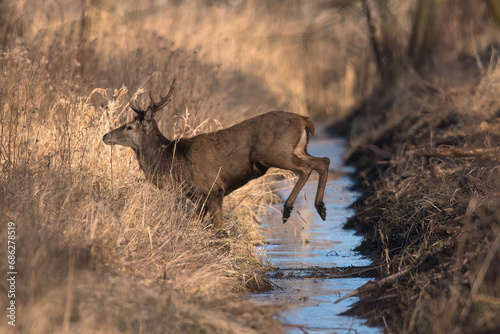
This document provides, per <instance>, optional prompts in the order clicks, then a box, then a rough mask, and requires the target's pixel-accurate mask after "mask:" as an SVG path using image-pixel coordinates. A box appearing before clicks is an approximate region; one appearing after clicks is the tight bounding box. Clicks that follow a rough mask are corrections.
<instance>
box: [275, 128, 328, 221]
mask: <svg viewBox="0 0 500 334" xmlns="http://www.w3.org/2000/svg"><path fill="white" fill-rule="evenodd" d="M292 161H293V162H294V165H295V168H290V169H291V170H294V171H296V172H298V173H299V180H298V181H297V184H296V185H295V187H294V188H293V190H292V193H291V194H290V197H289V198H288V199H287V201H286V202H285V207H284V209H283V222H286V220H287V219H288V218H289V217H290V212H291V210H292V206H293V202H294V201H295V199H296V197H297V195H298V194H299V192H300V190H301V189H302V187H303V186H304V184H305V183H306V181H307V179H308V178H309V176H310V174H311V172H312V170H315V171H317V172H318V174H319V181H318V189H317V190H316V198H315V200H314V206H315V207H316V211H317V212H318V214H319V216H320V217H321V219H323V220H325V219H326V207H325V203H324V201H323V198H324V194H325V188H326V182H327V181H328V168H329V166H330V159H328V158H317V157H313V156H311V155H309V154H308V153H307V133H306V132H305V131H304V133H303V135H302V136H301V139H300V141H299V143H298V144H297V146H296V148H295V150H294V159H293V160H292ZM304 166H307V167H304Z"/></svg>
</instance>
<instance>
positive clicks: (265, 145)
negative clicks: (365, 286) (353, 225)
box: [103, 79, 330, 230]
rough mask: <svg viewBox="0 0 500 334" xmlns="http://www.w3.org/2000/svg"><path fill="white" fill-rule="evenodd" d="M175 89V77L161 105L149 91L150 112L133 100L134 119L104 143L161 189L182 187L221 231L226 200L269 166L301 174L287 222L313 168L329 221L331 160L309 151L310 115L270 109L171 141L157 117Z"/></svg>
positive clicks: (320, 208) (286, 209) (321, 209)
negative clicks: (123, 151)
mask: <svg viewBox="0 0 500 334" xmlns="http://www.w3.org/2000/svg"><path fill="white" fill-rule="evenodd" d="M175 87H176V84H175V79H174V81H173V82H172V85H171V86H170V89H169V91H168V92H167V94H166V95H165V96H164V97H163V98H160V100H159V101H158V102H155V101H154V100H153V98H152V96H151V91H149V98H150V104H149V105H148V106H147V108H146V109H142V108H140V107H139V106H137V104H136V103H135V102H134V101H132V100H131V101H130V102H129V106H130V108H131V109H132V110H133V111H134V112H135V114H136V116H135V117H134V119H133V120H132V121H131V122H128V123H126V124H124V125H122V126H120V127H118V128H116V129H114V130H112V131H110V132H109V133H107V134H105V135H104V137H103V141H104V143H105V144H108V145H122V146H126V147H130V148H132V149H133V151H134V152H135V154H136V157H137V160H138V162H139V166H140V168H141V169H142V170H143V172H144V175H145V177H146V179H147V180H148V181H149V182H151V183H152V184H154V185H155V186H157V187H158V188H160V189H161V188H163V187H164V186H165V185H166V184H167V182H178V183H179V184H182V185H183V187H182V189H185V191H183V193H184V195H186V196H187V197H188V198H189V199H190V200H191V201H193V202H194V203H197V205H198V207H197V210H198V211H197V212H199V213H200V215H201V216H203V217H206V216H207V215H208V216H209V217H208V218H209V219H210V220H211V222H212V224H213V226H214V228H215V229H217V230H219V229H221V228H222V227H223V211H222V204H223V199H224V197H225V196H227V195H229V194H230V193H231V192H233V191H234V190H236V189H238V188H240V187H242V186H243V185H245V184H246V183H247V182H249V181H250V180H252V179H255V178H258V177H260V176H262V175H264V174H265V173H266V172H267V170H268V169H269V168H271V167H275V168H281V169H286V170H290V171H293V172H295V173H296V174H298V180H297V182H296V184H295V186H294V187H293V189H292V192H291V193H290V195H289V197H288V198H287V199H286V201H285V203H284V205H283V212H282V216H283V223H286V221H287V220H288V219H289V218H290V214H291V212H292V210H293V203H294V202H295V199H296V198H297V196H298V194H299V192H300V191H301V189H302V188H303V186H304V184H305V183H306V182H307V180H308V179H309V176H310V175H311V173H312V171H313V170H315V171H317V172H318V174H319V180H318V188H317V191H316V197H315V201H314V205H315V207H316V210H317V212H318V214H319V216H320V217H321V219H323V220H325V219H326V208H325V203H324V202H323V197H324V192H325V187H326V182H327V179H328V171H329V165H330V160H329V159H328V158H326V157H325V158H318V157H314V156H311V155H309V154H308V153H307V145H308V142H309V136H310V135H314V130H315V129H314V124H313V123H312V121H311V120H310V118H309V117H306V116H302V115H299V114H295V113H290V112H285V111H270V112H267V113H265V114H262V115H258V116H255V117H253V118H249V119H247V120H244V121H242V122H240V123H237V124H235V125H233V126H231V127H228V128H224V129H221V130H218V131H215V132H210V133H204V134H199V135H196V136H193V137H190V138H180V139H176V140H170V139H167V138H166V137H165V136H163V134H162V133H161V132H160V130H159V129H158V126H157V123H156V121H155V118H154V116H155V114H156V113H157V112H158V111H160V110H161V109H162V108H164V107H165V106H166V105H168V104H169V103H170V101H171V96H172V93H173V91H174V88H175Z"/></svg>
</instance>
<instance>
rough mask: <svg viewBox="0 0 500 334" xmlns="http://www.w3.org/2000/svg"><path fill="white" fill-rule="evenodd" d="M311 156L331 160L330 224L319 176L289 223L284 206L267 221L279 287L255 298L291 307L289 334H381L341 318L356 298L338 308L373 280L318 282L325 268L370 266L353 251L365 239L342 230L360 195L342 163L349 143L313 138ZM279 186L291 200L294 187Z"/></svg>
mask: <svg viewBox="0 0 500 334" xmlns="http://www.w3.org/2000/svg"><path fill="white" fill-rule="evenodd" d="M308 152H309V153H310V154H311V155H314V156H317V157H328V158H330V160H331V164H330V170H331V172H330V175H329V179H328V183H327V186H326V191H325V204H326V208H327V218H326V221H322V220H321V218H320V217H319V216H318V214H317V212H316V209H315V208H314V197H315V194H316V188H317V181H318V178H317V173H316V172H313V174H312V175H311V177H310V179H309V181H308V183H307V184H306V185H305V186H304V188H303V189H302V191H301V193H300V194H299V196H298V197H297V200H296V201H295V204H294V210H293V211H292V216H291V217H290V219H289V220H288V221H287V223H286V224H283V222H282V217H281V208H282V205H280V206H277V207H276V210H275V212H271V213H269V214H267V215H265V216H263V217H262V222H263V227H264V228H266V229H267V230H268V232H267V233H268V234H267V241H268V243H267V245H265V246H264V247H263V251H264V254H265V256H266V258H267V259H268V260H269V261H270V262H271V265H272V266H274V267H276V268H277V269H278V271H277V272H275V273H271V274H270V275H271V276H272V277H274V278H271V282H272V283H273V284H274V285H275V289H273V290H272V291H270V292H267V293H261V294H256V295H253V296H252V298H253V299H255V300H257V301H259V302H273V303H274V302H278V303H284V304H285V305H287V306H288V307H289V309H288V310H287V311H285V312H283V313H282V314H280V320H281V321H282V322H283V324H284V325H285V329H286V332H287V333H314V334H319V333H381V332H382V330H381V329H377V328H372V327H368V326H366V325H365V324H364V321H363V320H361V319H357V318H354V317H349V316H341V315H340V314H341V313H342V312H344V311H346V310H347V309H348V308H349V306H350V305H352V304H353V303H354V302H356V301H357V299H356V298H348V299H346V300H343V301H341V302H340V303H338V304H335V301H336V300H338V299H339V298H340V297H342V296H344V295H346V294H348V293H350V292H352V291H353V290H355V289H357V288H359V287H360V286H361V285H363V284H364V283H366V282H367V281H368V280H369V279H368V278H360V277H355V278H314V276H316V275H315V274H314V273H321V270H322V268H331V267H337V268H341V267H351V266H354V267H364V266H368V265H369V264H370V261H368V260H366V259H363V258H362V257H361V256H360V255H359V254H357V253H356V252H354V251H353V249H354V248H355V247H356V246H357V245H359V243H360V242H361V237H358V236H355V235H354V234H353V231H350V230H344V229H342V225H343V224H344V223H345V222H346V220H347V218H348V217H350V216H351V215H352V214H353V211H352V210H351V209H349V206H350V204H351V203H352V202H353V201H354V200H355V199H356V196H357V194H356V193H355V192H352V191H350V190H349V188H350V185H351V183H352V180H351V179H350V178H349V177H348V176H346V172H347V167H345V166H344V165H343V164H342V159H341V158H342V155H343V153H344V152H345V146H344V142H343V141H342V140H339V139H332V138H328V137H327V136H324V135H323V136H321V135H319V136H316V137H313V138H311V141H310V142H309V146H308ZM277 187H278V188H279V189H280V191H279V194H280V196H281V197H282V198H283V199H286V198H287V197H288V195H289V194H290V192H291V188H292V187H293V185H291V184H286V183H285V182H279V183H278V184H277ZM320 276H321V275H320ZM277 277H279V278H277Z"/></svg>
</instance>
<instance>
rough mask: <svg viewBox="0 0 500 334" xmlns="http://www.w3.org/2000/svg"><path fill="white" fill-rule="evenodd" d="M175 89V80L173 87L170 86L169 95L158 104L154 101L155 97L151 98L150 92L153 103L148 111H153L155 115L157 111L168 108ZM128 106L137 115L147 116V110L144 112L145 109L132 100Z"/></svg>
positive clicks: (150, 97)
mask: <svg viewBox="0 0 500 334" xmlns="http://www.w3.org/2000/svg"><path fill="white" fill-rule="evenodd" d="M174 88H175V79H174V81H173V82H172V85H170V89H169V90H168V93H167V95H165V97H164V98H162V99H161V100H160V101H158V102H154V101H153V97H152V96H151V91H149V99H150V100H151V102H150V104H149V106H148V109H151V111H152V112H153V114H154V113H156V112H157V111H159V110H160V109H161V108H163V107H164V106H166V105H167V104H168V103H169V102H170V101H171V99H170V96H172V93H173V92H174ZM128 104H129V106H130V109H132V110H133V111H135V113H136V114H137V115H139V116H144V115H145V114H146V110H143V109H141V107H139V106H137V104H136V103H135V101H132V100H130V102H129V103H128Z"/></svg>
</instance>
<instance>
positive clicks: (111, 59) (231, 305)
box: [0, 2, 285, 333]
mask: <svg viewBox="0 0 500 334" xmlns="http://www.w3.org/2000/svg"><path fill="white" fill-rule="evenodd" d="M103 3H105V2H103ZM3 4H6V5H10V6H11V8H10V10H11V12H10V14H12V15H11V16H10V18H11V19H12V20H13V21H15V22H11V23H13V24H14V25H15V24H17V25H18V26H17V27H18V28H19V29H20V31H18V33H19V34H18V35H9V36H7V37H5V39H4V40H3V43H4V44H3V45H4V51H3V53H2V55H1V56H0V57H1V58H0V71H1V73H2V76H1V78H0V107H1V109H0V136H1V142H0V163H1V182H0V212H2V217H1V218H0V219H1V222H2V224H1V226H2V227H1V233H2V234H3V235H4V236H5V237H6V236H7V222H9V221H12V222H15V224H16V231H17V234H16V245H17V252H16V270H17V272H18V276H17V282H16V283H17V291H16V303H17V315H18V318H17V319H16V321H17V322H16V325H17V326H16V328H12V327H10V326H9V325H7V323H6V322H5V321H4V322H2V323H1V324H0V328H1V330H2V331H14V330H19V331H22V332H27V333H48V332H53V333H56V332H80V333H88V332H102V333H110V332H132V333H139V332H153V333H156V332H172V333H186V332H208V333H262V332H270V333H272V332H279V331H280V325H279V323H278V322H277V321H276V320H275V319H274V318H273V315H274V314H275V313H276V312H277V308H276V307H263V306H259V307H257V306H256V305H254V304H253V303H252V302H250V301H248V300H245V299H241V294H242V293H243V292H247V291H249V290H251V291H255V290H263V289H266V288H268V282H267V279H266V278H265V276H264V271H265V263H263V261H262V260H261V259H260V257H259V255H258V254H256V252H255V245H256V244H259V243H261V242H262V237H261V235H260V231H259V226H258V224H257V221H258V217H259V216H260V214H261V212H262V210H265V206H266V205H267V204H269V203H275V202H276V201H277V200H278V198H277V196H276V195H275V194H274V193H273V191H272V189H271V187H270V180H273V179H274V178H275V177H277V176H278V175H281V174H280V173H279V172H275V173H271V174H270V175H269V176H266V177H265V178H261V179H259V180H257V181H255V182H252V183H251V184H249V185H248V186H247V187H245V188H244V189H241V190H239V191H236V192H234V194H232V195H231V196H230V197H229V198H227V200H226V201H225V212H224V220H225V230H226V232H227V237H225V238H219V237H216V236H215V235H214V233H213V231H212V229H211V228H210V227H209V223H208V222H206V221H202V220H201V219H200V217H198V216H197V215H196V213H195V210H193V204H192V203H190V202H188V201H186V200H185V199H184V197H183V196H182V194H181V191H180V189H173V188H172V189H166V190H165V189H164V190H162V191H160V190H158V189H156V188H154V187H152V186H150V185H148V184H146V183H144V182H143V175H142V173H141V172H140V171H139V168H138V165H137V162H136V161H135V157H134V155H133V153H132V152H131V151H130V150H128V149H126V148H119V147H118V148H113V150H112V151H111V149H110V148H109V147H106V146H105V145H104V144H103V143H102V135H103V134H104V133H106V132H107V131H108V130H109V129H111V128H113V127H115V125H116V124H121V123H123V122H124V121H125V120H126V119H127V118H129V117H130V116H131V113H130V111H129V109H128V107H127V103H128V101H129V100H130V98H131V97H132V96H133V95H132V94H133V92H136V93H134V94H137V97H138V100H139V101H140V103H146V99H147V98H146V96H147V94H144V93H145V92H146V90H148V89H151V90H152V92H153V95H155V94H156V95H157V94H161V93H163V92H164V91H165V90H166V87H167V85H168V84H169V83H170V82H171V79H172V77H174V76H175V77H177V78H178V82H183V81H186V82H185V84H184V85H183V86H182V87H180V88H179V89H178V90H177V91H176V93H175V96H174V100H173V102H172V106H170V108H169V109H168V110H166V111H164V112H163V114H162V115H161V117H160V119H159V125H160V127H161V128H162V131H163V132H164V133H165V135H167V136H169V137H171V138H172V137H179V136H191V135H194V134H197V133H202V132H206V131H212V130H216V129H219V128H221V127H222V126H228V125H231V124H233V123H236V122H237V121H241V120H242V119H244V118H246V117H247V116H249V115H253V114H256V113H259V112H262V111H264V110H263V108H266V110H267V109H268V108H271V107H272V106H273V105H274V106H276V105H279V103H278V102H276V101H278V100H279V99H280V98H281V99H282V100H283V101H284V100H285V99H284V98H283V97H280V98H278V97H277V96H279V95H277V94H274V93H272V92H270V91H271V90H270V89H269V87H266V85H265V84H264V85H261V84H260V83H259V79H257V78H256V77H254V76H253V75H252V74H251V73H243V72H242V71H241V70H238V69H237V68H233V66H227V67H225V68H224V69H220V66H217V64H215V65H214V64H211V62H209V61H200V58H199V57H198V56H197V55H196V54H195V53H193V51H195V50H189V49H188V50H187V51H185V50H182V49H177V48H176V47H175V46H173V44H172V42H171V41H170V40H168V39H167V38H166V37H165V35H166V33H165V31H164V30H163V29H164V27H163V28H160V29H158V30H157V31H156V32H155V31H153V28H151V27H150V28H146V27H143V26H142V23H141V22H142V21H141V20H139V19H138V18H131V19H130V20H129V21H132V23H130V24H125V23H126V21H124V20H123V18H121V17H120V16H119V15H118V14H117V13H118V12H116V11H117V8H115V9H113V8H106V9H105V10H103V11H102V12H101V14H102V15H100V20H103V21H102V22H101V23H98V22H95V21H94V22H92V20H91V21H86V20H85V21H76V22H72V21H71V20H70V18H71V11H64V13H65V17H64V20H63V19H61V20H60V21H57V20H52V19H51V20H47V22H44V21H43V19H40V18H37V15H39V14H40V10H41V9H40V8H39V7H37V6H33V8H32V10H31V11H29V12H27V13H26V17H20V16H19V15H18V14H19V13H20V12H19V11H20V10H21V9H20V8H16V6H18V4H14V3H10V2H2V5H3ZM26 5H30V3H27V4H26ZM31 5H33V4H31ZM42 7H43V6H42ZM42 9H44V10H47V8H42ZM175 10H180V9H178V8H177V9H175ZM108 11H109V13H108ZM47 15H50V14H47ZM145 15H146V14H145ZM97 16H98V15H96V14H95V15H94V16H93V18H96V17H97ZM146 16H147V17H150V14H147V15H146ZM30 17H31V18H33V22H31V23H29V22H28V21H29V19H30ZM41 17H42V18H43V17H44V16H43V15H41ZM153 19H154V20H157V18H151V20H153ZM24 20H26V21H24ZM40 20H41V21H40ZM82 22H85V24H83V25H82ZM88 22H90V23H88ZM103 22H106V23H107V24H109V27H108V26H106V25H104V24H103ZM205 24H206V23H205ZM5 28H6V27H5V26H2V29H4V30H5ZM4 30H2V32H5V31H4ZM10 33H11V32H10ZM96 87H104V88H96ZM130 87H133V88H130ZM226 88H229V89H226ZM248 89H251V93H248V94H243V93H241V92H240V91H246V92H248ZM251 101H253V102H251ZM255 101H257V102H255ZM5 251H6V250H5V249H4V250H2V251H1V252H0V253H1V254H0V256H1V257H2V258H4V259H5V258H6V257H7V256H6V253H5ZM1 270H2V271H3V272H7V271H8V270H7V263H6V261H2V262H1ZM0 286H1V291H3V292H2V293H3V294H4V295H6V294H7V293H6V292H7V290H8V288H7V284H6V283H5V282H4V283H2V284H1V285H0ZM1 300H2V305H3V306H5V304H4V301H5V300H6V299H5V298H2V299H1ZM3 309H4V311H3V312H2V315H3V316H5V312H6V311H5V310H6V308H3ZM4 318H5V317H4Z"/></svg>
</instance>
